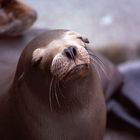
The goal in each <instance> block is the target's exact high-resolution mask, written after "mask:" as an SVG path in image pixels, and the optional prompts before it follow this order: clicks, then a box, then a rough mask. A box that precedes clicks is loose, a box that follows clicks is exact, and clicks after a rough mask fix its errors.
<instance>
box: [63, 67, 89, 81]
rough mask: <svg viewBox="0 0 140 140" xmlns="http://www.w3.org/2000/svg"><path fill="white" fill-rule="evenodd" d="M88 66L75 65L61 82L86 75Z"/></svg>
mask: <svg viewBox="0 0 140 140" xmlns="http://www.w3.org/2000/svg"><path fill="white" fill-rule="evenodd" d="M88 69H89V65H88V64H80V65H75V67H73V68H72V69H71V70H70V71H69V72H68V73H67V74H66V75H65V76H64V77H63V80H65V81H68V80H70V79H75V78H82V77H85V76H86V75H87V74H88Z"/></svg>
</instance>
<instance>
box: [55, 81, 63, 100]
mask: <svg viewBox="0 0 140 140" xmlns="http://www.w3.org/2000/svg"><path fill="white" fill-rule="evenodd" d="M57 88H58V90H59V93H60V95H61V96H62V97H63V98H65V96H64V95H63V93H62V90H61V88H60V85H59V81H57Z"/></svg>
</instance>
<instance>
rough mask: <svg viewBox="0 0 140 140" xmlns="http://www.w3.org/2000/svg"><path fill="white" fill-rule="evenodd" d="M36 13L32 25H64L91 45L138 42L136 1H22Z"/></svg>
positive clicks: (138, 8) (139, 26) (138, 4)
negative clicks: (36, 15) (35, 19)
mask: <svg viewBox="0 0 140 140" xmlns="http://www.w3.org/2000/svg"><path fill="white" fill-rule="evenodd" d="M25 2H26V3H27V4H29V5H31V6H32V7H33V8H34V9H35V10H36V11H37V12H38V20H37V22H36V24H35V25H34V26H35V27H41V28H51V29H56V28H66V29H72V30H75V31H78V32H80V33H81V34H84V35H86V36H87V37H88V38H89V40H90V41H91V43H92V44H93V45H94V46H98V47H100V46H105V45H108V44H116V43H117V44H122V45H126V46H131V47H133V46H136V45H138V44H139V42H140V37H139V34H140V16H139V13H140V0H69V1H67V0H25Z"/></svg>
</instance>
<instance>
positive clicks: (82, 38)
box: [78, 36, 90, 44]
mask: <svg viewBox="0 0 140 140" xmlns="http://www.w3.org/2000/svg"><path fill="white" fill-rule="evenodd" d="M78 38H79V39H81V40H82V41H83V42H84V43H87V44H89V43H90V42H89V40H88V38H84V37H82V36H80V37H78Z"/></svg>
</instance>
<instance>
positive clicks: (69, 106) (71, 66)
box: [0, 30, 122, 140]
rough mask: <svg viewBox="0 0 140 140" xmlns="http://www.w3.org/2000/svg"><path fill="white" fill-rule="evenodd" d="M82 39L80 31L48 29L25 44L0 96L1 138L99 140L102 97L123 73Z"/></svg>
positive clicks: (102, 129) (103, 110) (103, 118)
mask: <svg viewBox="0 0 140 140" xmlns="http://www.w3.org/2000/svg"><path fill="white" fill-rule="evenodd" d="M87 43H89V41H88V39H86V38H84V37H82V36H81V35H80V34H79V33H76V32H73V31H69V30H49V31H47V32H45V33H43V34H41V35H39V36H38V37H37V38H35V39H33V41H31V42H30V43H29V44H28V45H27V47H26V48H25V49H24V50H23V52H22V54H21V57H20V59H19V62H18V65H17V70H16V74H15V77H14V79H13V81H12V84H11V86H10V89H9V92H7V94H2V96H1V98H0V114H1V115H0V124H1V126H0V138H2V139H6V140H9V139H10V140H12V139H14V140H19V139H20V140H22V139H24V140H25V139H26V140H46V139H48V140H58V139H61V140H85V139H86V140H102V138H103V135H104V132H105V124H106V107H105V97H106V98H107V99H108V98H109V97H110V96H111V94H110V93H111V92H113V89H116V88H117V87H119V86H120V85H121V81H122V79H121V78H122V77H121V75H119V72H117V71H116V70H115V68H114V67H113V65H111V63H109V62H107V61H106V60H105V59H104V61H101V60H100V58H99V57H98V55H96V53H95V52H94V51H93V50H92V49H91V48H89V47H88V45H87ZM98 63H102V64H100V65H99V64H98ZM99 67H101V69H100V70H99ZM98 70H99V71H98ZM108 70H110V71H109V73H106V72H108ZM107 75H108V76H107ZM116 75H117V76H116ZM114 76H115V78H113V77H114ZM117 79H118V80H117ZM114 81H116V82H114ZM108 85H109V86H108ZM104 92H105V93H107V94H105V97H104V95H103V93H104ZM108 95H109V96H108Z"/></svg>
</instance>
